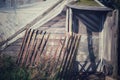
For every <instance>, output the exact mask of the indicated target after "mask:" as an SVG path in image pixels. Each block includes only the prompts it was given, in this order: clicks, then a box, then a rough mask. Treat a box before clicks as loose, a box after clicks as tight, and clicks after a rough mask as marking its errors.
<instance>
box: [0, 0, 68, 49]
mask: <svg viewBox="0 0 120 80" xmlns="http://www.w3.org/2000/svg"><path fill="white" fill-rule="evenodd" d="M69 1H70V0H47V1H44V2H41V3H37V4H34V5H32V6H30V7H25V8H19V9H16V10H15V11H14V10H1V11H0V15H1V18H3V19H1V20H0V23H1V24H2V25H0V42H4V41H6V42H5V44H4V46H3V48H4V47H5V46H6V45H9V44H10V43H12V42H14V41H15V40H17V39H18V38H20V37H22V36H23V35H24V32H22V33H21V32H20V34H18V35H17V34H16V33H17V32H19V30H21V29H22V28H24V27H25V26H27V25H28V26H29V24H31V23H30V22H31V21H32V20H34V19H35V18H36V17H38V16H39V17H41V18H40V19H39V20H38V21H36V22H37V23H36V24H35V25H33V26H31V28H38V27H40V26H42V25H43V24H44V23H46V22H47V21H49V20H51V19H52V18H54V17H55V16H57V15H58V14H60V12H61V11H62V10H63V8H64V6H65V5H66V4H67V3H68V2H69ZM59 2H60V3H59ZM57 3H58V5H56V4H57ZM53 6H54V7H53ZM50 8H53V9H51V10H49V9H50ZM47 10H49V11H47ZM44 13H45V14H44ZM15 34H16V36H15V37H14V38H11V36H14V35H15ZM1 49H2V48H1Z"/></svg>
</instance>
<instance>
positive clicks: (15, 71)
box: [0, 56, 30, 80]
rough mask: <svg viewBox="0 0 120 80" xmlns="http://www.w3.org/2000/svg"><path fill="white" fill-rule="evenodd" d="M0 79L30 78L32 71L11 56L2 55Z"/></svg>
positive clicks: (20, 79)
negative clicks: (18, 63)
mask: <svg viewBox="0 0 120 80" xmlns="http://www.w3.org/2000/svg"><path fill="white" fill-rule="evenodd" d="M0 80H30V72H29V71H28V70H27V69H26V68H23V67H19V66H17V65H16V63H15V62H14V60H12V58H11V57H7V56H0Z"/></svg>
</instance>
